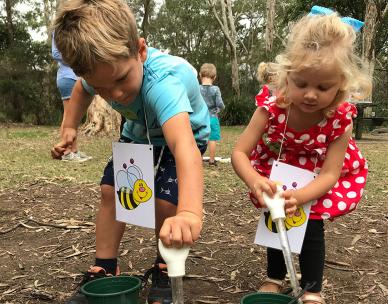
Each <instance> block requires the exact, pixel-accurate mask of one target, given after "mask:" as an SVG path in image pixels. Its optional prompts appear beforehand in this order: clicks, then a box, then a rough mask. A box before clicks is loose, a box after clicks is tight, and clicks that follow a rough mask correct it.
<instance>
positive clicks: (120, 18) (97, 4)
mask: <svg viewBox="0 0 388 304" xmlns="http://www.w3.org/2000/svg"><path fill="white" fill-rule="evenodd" d="M52 29H53V31H54V32H55V37H54V39H55V44H56V46H57V48H58V50H59V51H60V52H61V54H62V58H63V60H64V61H65V62H66V63H67V64H68V65H69V66H70V67H71V68H72V69H73V70H74V72H75V73H76V74H77V75H87V74H90V73H92V72H93V70H94V68H95V65H96V63H97V62H104V63H109V64H112V63H114V62H115V61H117V59H119V58H120V57H122V58H129V57H135V56H136V55H137V54H138V51H139V36H138V33H137V26H136V20H135V17H134V16H133V14H132V12H131V10H130V8H129V7H128V5H127V3H126V2H125V1H123V0H68V1H64V3H63V5H62V7H61V8H60V10H59V12H58V13H57V16H56V18H55V20H54V22H53V25H52Z"/></svg>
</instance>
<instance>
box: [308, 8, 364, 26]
mask: <svg viewBox="0 0 388 304" xmlns="http://www.w3.org/2000/svg"><path fill="white" fill-rule="evenodd" d="M333 13H335V12H334V11H333V10H331V9H330V8H327V7H323V6H318V5H314V6H313V7H312V8H311V11H310V13H309V16H314V15H330V14H333ZM341 20H342V22H344V23H346V24H349V25H350V26H351V27H352V28H353V29H354V30H355V31H356V32H359V31H360V29H361V28H362V27H363V25H364V22H362V21H360V20H357V19H354V18H352V17H342V18H341Z"/></svg>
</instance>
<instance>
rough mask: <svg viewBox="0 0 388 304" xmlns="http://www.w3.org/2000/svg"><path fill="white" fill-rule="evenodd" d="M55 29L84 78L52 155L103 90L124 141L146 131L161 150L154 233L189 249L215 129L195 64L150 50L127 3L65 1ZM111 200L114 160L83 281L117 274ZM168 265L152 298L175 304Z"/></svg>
mask: <svg viewBox="0 0 388 304" xmlns="http://www.w3.org/2000/svg"><path fill="white" fill-rule="evenodd" d="M53 27H54V30H55V33H56V35H55V42H56V45H57V47H58V49H59V50H60V52H61V53H62V56H63V59H64V61H65V62H66V63H67V64H68V65H69V66H70V67H71V68H72V69H73V70H74V72H75V73H76V74H77V75H78V76H81V79H80V80H78V81H77V83H76V85H75V87H74V90H73V93H72V96H71V98H70V101H69V113H68V115H67V116H66V117H65V118H64V121H63V135H62V138H61V141H60V143H58V144H57V145H55V146H54V147H53V149H52V155H53V157H54V158H59V157H60V156H61V155H62V154H63V152H64V151H65V149H66V147H67V146H68V145H71V143H72V142H73V141H74V140H75V138H76V136H77V126H78V124H79V122H80V120H81V118H82V116H83V115H84V113H85V112H86V109H87V107H88V106H89V104H90V102H91V100H92V98H93V95H94V94H99V95H101V96H102V97H103V98H104V99H105V100H107V101H108V102H109V103H110V104H111V105H112V107H113V108H114V109H115V110H117V111H118V112H119V113H120V114H122V115H123V116H124V117H126V123H125V125H124V129H123V131H122V134H121V139H120V141H122V142H134V143H148V139H147V133H148V134H149V136H150V141H151V143H152V144H153V145H154V151H156V152H155V157H154V158H155V159H158V157H159V155H160V153H162V156H161V163H160V166H159V170H158V172H157V174H156V178H155V181H156V182H155V193H156V204H155V217H156V223H155V225H156V229H155V233H156V236H157V238H160V239H161V240H162V242H163V243H164V244H165V245H167V246H174V247H181V246H183V245H188V246H191V245H192V244H193V242H195V241H196V240H197V239H198V238H199V234H200V231H201V228H202V199H203V172H202V159H201V154H202V153H203V152H204V151H205V150H206V145H207V140H208V136H209V131H210V128H209V114H208V110H207V106H206V103H205V102H204V100H203V98H202V96H201V93H200V89H199V83H198V80H197V78H196V75H195V73H194V72H193V67H192V66H191V65H190V64H189V63H188V62H186V61H185V60H183V59H181V58H179V57H175V56H171V55H168V54H164V53H162V52H160V51H158V50H156V49H154V48H151V47H148V46H147V45H146V42H145V40H144V39H143V38H140V37H138V34H137V28H136V23H135V18H134V16H133V14H132V12H131V10H130V9H129V7H128V5H127V4H126V3H125V2H124V1H122V0H68V1H66V2H65V4H64V6H63V7H62V9H61V10H60V11H59V12H58V15H57V17H56V19H55V22H54V25H53ZM162 147H165V148H164V150H163V149H162ZM161 151H162V152H161ZM171 180H172V181H175V182H171ZM166 189H169V191H165V190H166ZM114 198H115V193H114V178H113V164H112V161H108V163H107V165H106V167H105V170H104V175H103V177H102V180H101V206H100V209H99V211H98V215H97V220H96V262H95V266H93V267H92V268H91V269H89V271H88V272H87V274H86V276H85V281H88V280H91V279H94V278H96V277H100V276H105V275H115V274H117V273H118V270H117V269H118V268H117V252H118V247H119V244H120V240H121V238H122V236H123V233H124V228H125V224H123V223H121V222H117V221H116V220H115V205H114V201H115V200H114ZM165 270H166V265H165V263H164V261H163V260H162V259H161V257H160V256H157V258H156V261H155V265H154V267H153V270H152V286H151V289H150V293H149V295H148V303H160V304H166V303H172V299H171V287H170V282H169V280H168V277H167V275H166V273H165ZM67 303H72V304H75V303H86V299H85V297H84V296H83V295H82V294H80V293H76V294H75V295H74V296H73V297H72V298H71V299H69V300H68V302H67Z"/></svg>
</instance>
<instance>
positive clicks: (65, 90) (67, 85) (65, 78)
mask: <svg viewBox="0 0 388 304" xmlns="http://www.w3.org/2000/svg"><path fill="white" fill-rule="evenodd" d="M51 55H52V57H53V58H54V59H55V61H57V62H58V71H57V87H58V90H59V93H60V94H61V98H62V103H63V120H64V118H65V116H66V114H67V111H68V104H69V99H70V96H71V92H72V91H73V87H74V84H75V82H76V80H77V78H78V77H77V75H75V74H74V72H73V70H72V69H71V68H70V67H69V66H68V65H67V64H66V63H64V62H63V59H62V55H61V53H60V52H59V51H58V49H57V46H56V45H55V40H54V33H53V39H52V44H51ZM63 120H62V124H61V129H60V133H61V134H62V131H63ZM89 159H91V157H90V156H87V155H86V154H85V153H83V152H81V151H78V145H77V140H74V142H73V144H72V145H71V146H70V147H68V148H67V149H66V151H65V152H64V154H63V155H62V160H63V161H74V162H84V161H87V160H89Z"/></svg>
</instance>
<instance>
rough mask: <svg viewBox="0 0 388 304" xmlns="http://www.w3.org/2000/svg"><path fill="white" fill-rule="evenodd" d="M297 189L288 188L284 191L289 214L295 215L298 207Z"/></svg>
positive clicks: (283, 194) (285, 208) (286, 208)
mask: <svg viewBox="0 0 388 304" xmlns="http://www.w3.org/2000/svg"><path fill="white" fill-rule="evenodd" d="M294 194H295V190H286V191H284V192H283V193H282V196H283V197H284V200H285V206H284V210H285V211H286V214H287V215H288V216H293V215H294V213H295V211H296V209H297V208H298V200H297V199H296V198H295V197H294Z"/></svg>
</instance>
